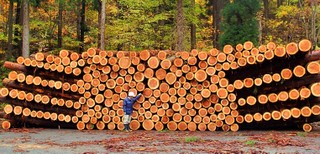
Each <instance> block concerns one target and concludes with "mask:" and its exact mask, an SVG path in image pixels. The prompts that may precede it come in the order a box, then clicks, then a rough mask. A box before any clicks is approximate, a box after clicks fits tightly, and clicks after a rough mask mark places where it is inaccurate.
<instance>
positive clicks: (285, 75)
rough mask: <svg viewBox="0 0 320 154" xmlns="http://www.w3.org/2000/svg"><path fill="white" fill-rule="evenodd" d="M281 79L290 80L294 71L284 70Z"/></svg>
mask: <svg viewBox="0 0 320 154" xmlns="http://www.w3.org/2000/svg"><path fill="white" fill-rule="evenodd" d="M280 74H281V78H283V79H285V80H289V79H290V78H291V77H292V71H291V70H290V69H283V70H282V71H281V73H280Z"/></svg>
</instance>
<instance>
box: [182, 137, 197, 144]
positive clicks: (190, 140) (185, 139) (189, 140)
mask: <svg viewBox="0 0 320 154" xmlns="http://www.w3.org/2000/svg"><path fill="white" fill-rule="evenodd" d="M199 140H200V138H198V137H196V136H188V137H186V138H184V142H187V143H189V142H197V141H199Z"/></svg>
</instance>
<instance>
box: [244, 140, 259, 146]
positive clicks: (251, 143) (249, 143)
mask: <svg viewBox="0 0 320 154" xmlns="http://www.w3.org/2000/svg"><path fill="white" fill-rule="evenodd" d="M256 143H257V142H256V141H255V140H248V141H246V142H245V143H244V144H246V145H249V146H254V145H255V144H256Z"/></svg>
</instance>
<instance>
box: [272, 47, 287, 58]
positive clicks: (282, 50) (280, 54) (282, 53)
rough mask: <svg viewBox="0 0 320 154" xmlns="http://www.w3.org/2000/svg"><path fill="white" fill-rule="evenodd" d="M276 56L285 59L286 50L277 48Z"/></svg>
mask: <svg viewBox="0 0 320 154" xmlns="http://www.w3.org/2000/svg"><path fill="white" fill-rule="evenodd" d="M274 55H275V56H277V57H284V56H285V55H286V48H285V47H282V46H277V47H276V49H275V50H274Z"/></svg>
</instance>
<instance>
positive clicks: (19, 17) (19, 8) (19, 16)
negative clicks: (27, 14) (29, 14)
mask: <svg viewBox="0 0 320 154" xmlns="http://www.w3.org/2000/svg"><path fill="white" fill-rule="evenodd" d="M15 24H16V25H19V26H21V25H22V5H21V1H17V11H16V21H15ZM14 36H16V37H15V38H14V42H15V43H16V44H17V46H16V48H17V51H16V52H15V53H14V57H18V56H20V55H21V40H19V39H18V36H21V31H20V30H19V28H15V30H14Z"/></svg>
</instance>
